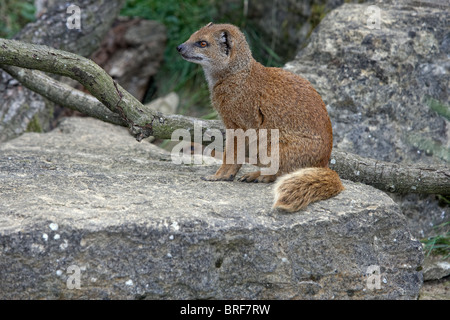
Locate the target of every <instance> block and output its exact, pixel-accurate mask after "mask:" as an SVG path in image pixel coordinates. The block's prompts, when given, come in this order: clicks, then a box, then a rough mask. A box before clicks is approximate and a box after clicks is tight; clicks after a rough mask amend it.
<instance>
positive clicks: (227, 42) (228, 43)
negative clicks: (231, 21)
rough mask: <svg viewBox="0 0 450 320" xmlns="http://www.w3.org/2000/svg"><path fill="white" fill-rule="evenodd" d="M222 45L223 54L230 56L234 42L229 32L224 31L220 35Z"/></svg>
mask: <svg viewBox="0 0 450 320" xmlns="http://www.w3.org/2000/svg"><path fill="white" fill-rule="evenodd" d="M220 45H221V47H222V49H223V52H224V53H225V54H226V55H227V56H229V55H230V50H231V48H232V46H233V42H232V40H231V36H230V33H229V32H228V31H227V30H223V31H222V32H221V33H220Z"/></svg>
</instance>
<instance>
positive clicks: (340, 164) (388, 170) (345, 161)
mask: <svg viewBox="0 0 450 320" xmlns="http://www.w3.org/2000/svg"><path fill="white" fill-rule="evenodd" d="M330 168H331V169H333V170H335V171H336V172H338V173H339V176H340V177H341V178H342V179H347V180H351V181H355V182H361V183H364V184H368V185H371V186H373V187H375V188H377V189H380V190H383V191H387V192H393V193H400V194H406V193H426V194H442V195H446V194H450V168H448V167H440V168H437V167H435V168H426V167H414V166H408V165H405V164H395V163H391V162H384V161H378V160H374V159H369V158H363V157H360V156H358V155H356V154H352V153H346V152H342V151H336V150H333V152H332V155H331V161H330Z"/></svg>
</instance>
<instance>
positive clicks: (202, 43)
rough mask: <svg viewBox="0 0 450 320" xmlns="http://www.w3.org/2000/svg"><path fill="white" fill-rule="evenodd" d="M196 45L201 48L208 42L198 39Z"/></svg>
mask: <svg viewBox="0 0 450 320" xmlns="http://www.w3.org/2000/svg"><path fill="white" fill-rule="evenodd" d="M197 45H198V46H199V47H201V48H206V47H207V46H208V42H206V41H199V42H197Z"/></svg>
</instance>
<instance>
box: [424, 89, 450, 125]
mask: <svg viewBox="0 0 450 320" xmlns="http://www.w3.org/2000/svg"><path fill="white" fill-rule="evenodd" d="M423 101H424V102H425V104H426V105H428V107H429V108H430V109H431V110H433V111H435V112H436V113H437V114H438V115H440V116H441V117H444V118H445V119H447V120H450V106H447V105H445V104H443V103H442V102H441V101H439V100H436V99H433V98H432V97H430V96H428V95H427V96H425V97H424V99H423Z"/></svg>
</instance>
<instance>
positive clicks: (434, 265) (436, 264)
mask: <svg viewBox="0 0 450 320" xmlns="http://www.w3.org/2000/svg"><path fill="white" fill-rule="evenodd" d="M449 275H450V263H449V262H448V261H445V260H438V259H433V258H432V257H427V258H426V259H425V260H424V263H423V280H424V281H428V280H438V279H442V278H445V277H447V276H449Z"/></svg>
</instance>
